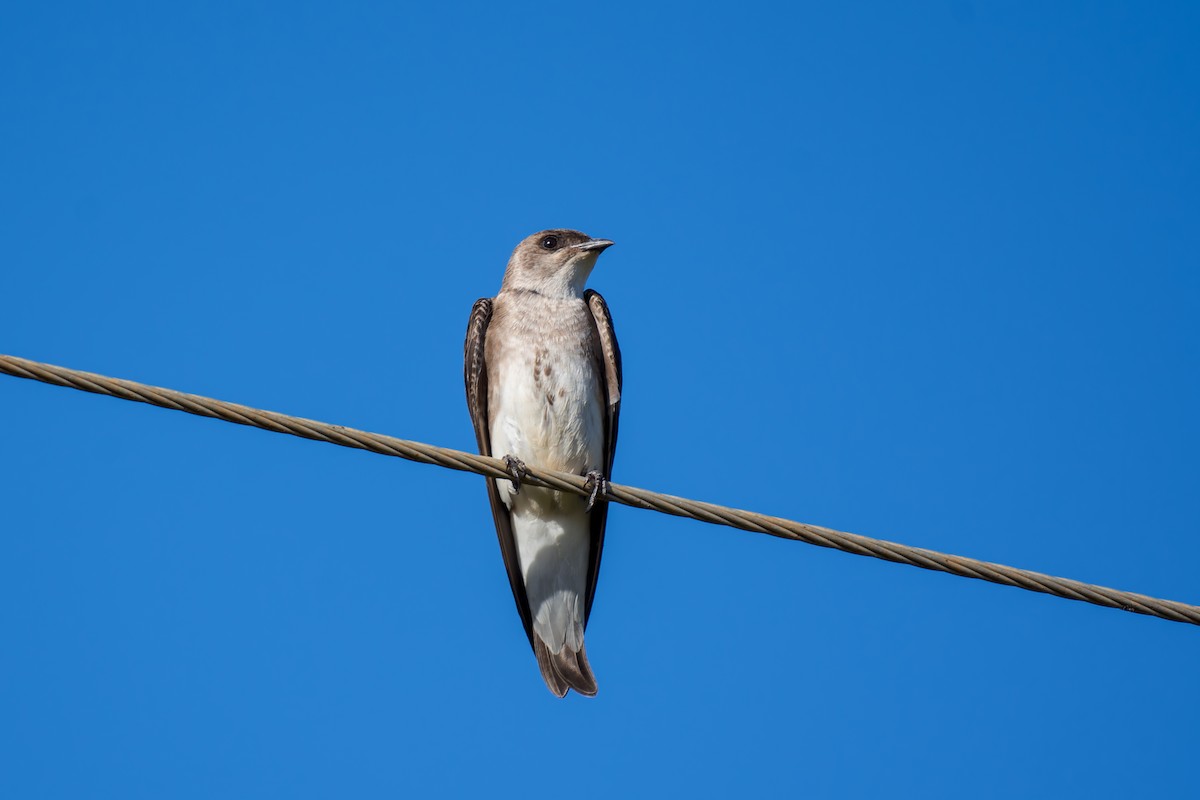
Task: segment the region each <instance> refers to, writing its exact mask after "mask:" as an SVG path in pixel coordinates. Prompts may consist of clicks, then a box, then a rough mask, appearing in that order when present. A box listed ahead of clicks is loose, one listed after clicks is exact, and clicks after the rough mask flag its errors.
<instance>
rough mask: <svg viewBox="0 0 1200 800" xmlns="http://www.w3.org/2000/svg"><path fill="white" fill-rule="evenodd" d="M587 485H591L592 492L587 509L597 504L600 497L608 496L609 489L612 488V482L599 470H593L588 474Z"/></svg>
mask: <svg viewBox="0 0 1200 800" xmlns="http://www.w3.org/2000/svg"><path fill="white" fill-rule="evenodd" d="M584 477H585V478H587V486H589V487H591V490H592V493H591V494H589V495H588V503H587V510H588V511H591V510H592V506H594V505H596V501H597V500H599V499H600V498H605V499H607V498H608V490H609V489H610V488H612V484H610V483H609V482H608V478H606V477H604V475H603V474H602V473H601V472H600V471H599V470H595V469H594V470H592V471H591V472H589V473H588V474H587V475H585V476H584Z"/></svg>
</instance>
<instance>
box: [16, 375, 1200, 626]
mask: <svg viewBox="0 0 1200 800" xmlns="http://www.w3.org/2000/svg"><path fill="white" fill-rule="evenodd" d="M0 373H5V374H8V375H12V376H15V377H18V378H28V379H30V380H35V381H42V382H43V383H49V384H53V385H55V386H65V387H68V388H72V389H80V390H82V391H85V392H93V393H95V394H104V395H109V396H110V397H119V398H121V399H123V400H134V401H137V402H140V403H149V404H150V405H153V406H159V407H161V408H170V409H175V410H176V411H186V412H187V413H189V414H197V415H199V416H202V417H214V418H216V419H221V420H225V421H226V422H234V423H237V424H238V425H249V426H251V427H255V428H262V429H263V430H268V431H274V432H275V433H288V434H291V435H293V436H300V437H303V438H305V439H313V440H316V441H319V442H329V443H330V444H336V445H341V446H343V447H354V448H357V449H359V450H368V451H370V452H372V453H379V454H381V455H385V456H396V457H398V458H405V459H408V460H410V461H418V462H421V463H423V464H434V465H437V466H441V467H448V468H450V469H455V470H460V471H463V472H473V473H476V474H478V475H484V476H486V477H489V478H502V479H507V478H508V473H507V471H506V470H505V464H504V461H502V460H501V459H498V458H490V457H488V456H481V455H476V454H474V453H466V452H463V451H461V450H452V449H450V448H447V447H437V446H435V445H431V444H425V443H423V442H413V441H408V440H405V439H397V438H395V437H394V436H384V435H383V434H379V433H370V432H368V431H360V430H356V429H354V428H347V427H344V426H341V425H330V424H329V423H326V422H317V421H316V420H311V419H304V418H302V417H293V416H289V415H287V414H279V413H277V412H274V411H264V410H262V409H257V408H251V407H249V406H243V405H238V404H236V403H227V402H224V401H222V400H214V399H212V398H210V397H202V396H200V395H194V394H185V393H183V392H177V391H174V390H172V389H163V388H160V387H157V386H148V385H146V384H144V383H138V382H136V381H127V380H121V379H118V378H109V377H107V376H104V375H97V374H95V373H91V372H81V371H79V370H73V369H67V368H66V367H59V366H55V365H53V364H43V363H41V362H38V361H30V360H28V359H24V358H18V357H16V356H8V355H0ZM525 482H526V483H529V484H531V485H534V486H543V487H548V488H551V489H557V490H559V491H564V492H572V493H574V494H578V495H586V494H588V492H589V489H590V487H589V486H588V485H587V481H586V479H585V478H583V477H581V476H579V475H570V474H567V473H563V472H552V471H548V470H543V469H539V468H538V467H536V466H533V465H529V472H528V475H527V477H526V478H525ZM608 499H609V500H613V501H616V502H618V503H623V504H625V505H628V506H633V507H634V508H643V509H647V510H650V511H660V512H662V513H664V514H671V515H673V516H677V517H687V518H690V519H695V520H699V521H701V522H709V523H712V524H714V525H727V526H729V527H731V528H739V529H741V530H744V531H751V532H754V533H766V534H769V535H771V536H778V537H780V538H782V539H791V540H794V541H800V542H807V543H808V544H814V545H817V546H819V547H828V548H832V549H834V550H841V551H843V552H846V553H853V554H854V555H859V556H871V557H873V558H880V559H883V560H884V561H892V562H895V563H897V564H908V565H910V566H914V567H920V568H922V569H928V570H934V571H937V572H946V573H949V574H951V575H958V576H960V577H964V578H976V579H978V580H984V581H990V582H992V583H999V584H1002V585H1004V586H1015V587H1017V588H1019V589H1027V590H1029V591H1031V592H1042V593H1044V594H1049V595H1054V596H1055V597H1063V598H1066V599H1068V600H1080V601H1082V602H1085V603H1092V604H1094V605H1098V606H1105V607H1108V608H1117V609H1120V610H1122V611H1130V612H1133V613H1135V614H1145V615H1147V616H1152V617H1159V618H1160V619H1165V620H1170V621H1172V622H1185V623H1190V624H1192V625H1200V606H1194V605H1188V604H1186V603H1180V602H1177V601H1174V600H1162V599H1159V598H1155V597H1148V596H1146V595H1142V594H1134V593H1133V592H1124V591H1120V590H1118V589H1110V588H1108V587H1105V586H1096V585H1093V584H1089V583H1083V582H1081V581H1075V580H1070V579H1068V578H1057V577H1054V576H1053V575H1045V574H1043V573H1040V572H1032V571H1030V570H1024V569H1017V568H1016V567H1009V566H1005V565H1004V564H995V563H992V562H988V561H978V560H976V559H973V558H966V557H964V556H955V555H949V554H947V553H939V552H937V551H935V550H926V549H924V548H920V547H910V546H908V545H903V544H897V543H895V542H889V541H885V540H882V539H873V538H870V537H868V536H861V535H859V534H855V533H845V532H842V531H836V530H833V529H831V528H823V527H821V526H819V525H809V524H806V523H803V522H795V521H793V520H789V519H783V518H781V517H771V516H767V515H765V514H758V513H755V512H753V511H743V510H741V509H737V508H729V507H727V506H719V505H715V504H713V503H704V502H700V501H697V500H689V499H687V498H684V497H674V496H671V495H666V494H660V493H659V492H652V491H649V490H646V489H639V488H637V487H634V486H623V485H621V484H617V483H613V484H611V486H610V490H609V493H608Z"/></svg>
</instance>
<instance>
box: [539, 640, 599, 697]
mask: <svg viewBox="0 0 1200 800" xmlns="http://www.w3.org/2000/svg"><path fill="white" fill-rule="evenodd" d="M533 652H534V654H535V655H536V656H537V661H538V667H539V668H540V669H541V670H542V680H544V681H545V682H546V686H547V687H548V688H549V689H550V691H551V692H554V695H555V696H556V697H565V696H566V694H567V689H574V690H575V691H577V692H579V693H580V694H584V695H587V696H588V697H594V696H595V694H596V676H595V675H593V674H592V668H591V666H590V665H589V664H588V660H587V648H585V647H580V648H579V652H578V653H576V652H575V651H574V650H572V649H571V648H570V647H567V646H565V645H564V646H563V649H562V652H561V653H559V654H558V655H555V654H554V653H551V652H550V648H549V647H546V643H545V642H543V641H542V639H541V637H540V636H538V635H537V634H536V633H535V634H534V635H533Z"/></svg>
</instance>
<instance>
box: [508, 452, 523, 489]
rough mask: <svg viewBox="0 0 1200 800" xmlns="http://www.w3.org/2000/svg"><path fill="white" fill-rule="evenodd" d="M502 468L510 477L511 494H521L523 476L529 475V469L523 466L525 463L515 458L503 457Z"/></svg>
mask: <svg viewBox="0 0 1200 800" xmlns="http://www.w3.org/2000/svg"><path fill="white" fill-rule="evenodd" d="M504 467H505V469H506V470H508V474H509V475H511V476H512V491H513V494H520V493H521V481H523V480H525V476H526V475H528V474H529V469H528V468H527V467H526V466H525V462H524V461H522V460H521V459H519V458H517V457H516V456H511V455H509V456H505V457H504Z"/></svg>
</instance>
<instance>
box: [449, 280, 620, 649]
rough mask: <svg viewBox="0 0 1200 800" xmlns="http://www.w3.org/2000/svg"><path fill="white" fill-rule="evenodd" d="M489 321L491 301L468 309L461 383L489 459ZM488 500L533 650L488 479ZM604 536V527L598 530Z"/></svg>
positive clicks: (500, 504)
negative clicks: (485, 351) (487, 344)
mask: <svg viewBox="0 0 1200 800" xmlns="http://www.w3.org/2000/svg"><path fill="white" fill-rule="evenodd" d="M491 319H492V301H491V299H490V298H486V297H485V298H483V299H481V300H477V301H476V302H475V306H474V307H473V308H472V309H471V321H470V322H469V323H467V341H466V344H465V345H464V347H463V380H464V381H465V382H466V385H467V410H468V411H470V412H471V422H472V423H473V424H474V426H475V440H476V442H477V443H478V444H479V452H480V453H482V454H483V455H485V456H490V455H492V436H491V431H490V430H489V427H490V425H489V419H488V379H487V362H486V359H485V358H484V345H485V342H486V340H487V328H488V323H489V322H491ZM487 488H488V499H489V500H491V503H492V519H494V520H495V522H496V538H498V539H499V540H500V553H501V555H503V556H504V569H505V570H507V571H508V583H509V585H510V586H511V587H512V593H513V599H514V600H516V602H517V611H518V613H520V615H521V624H522V625H524V626H525V635H526V636H528V637H529V644H530V646H531V647H532V646H533V619H532V617H531V616H530V613H529V598H528V597H527V596H526V594H525V581H524V579H523V578H522V577H521V562H520V560H519V559H518V558H517V540H516V538H515V537H514V536H513V527H512V517H511V516H510V514H509V512H508V506H506V505H504V501H502V500H501V499H500V492H499V491H498V490H497V488H496V481H495V480H493V479H491V478H488V479H487ZM601 533H602V534H603V527H601Z"/></svg>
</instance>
